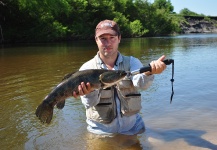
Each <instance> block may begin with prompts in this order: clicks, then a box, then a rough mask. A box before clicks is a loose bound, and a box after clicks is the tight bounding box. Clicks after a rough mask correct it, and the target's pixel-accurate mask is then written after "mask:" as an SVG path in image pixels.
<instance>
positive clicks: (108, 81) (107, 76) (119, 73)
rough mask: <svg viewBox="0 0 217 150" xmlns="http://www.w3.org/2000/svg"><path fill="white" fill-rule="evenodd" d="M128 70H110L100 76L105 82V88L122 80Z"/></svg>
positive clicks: (102, 81)
mask: <svg viewBox="0 0 217 150" xmlns="http://www.w3.org/2000/svg"><path fill="white" fill-rule="evenodd" d="M126 75H127V72H126V71H124V70H109V71H106V72H104V73H102V74H101V75H100V76H99V80H100V81H101V83H103V88H107V87H110V86H113V85H115V84H117V83H118V82H119V81H121V80H122V79H123V78H124V77H125V76H126Z"/></svg>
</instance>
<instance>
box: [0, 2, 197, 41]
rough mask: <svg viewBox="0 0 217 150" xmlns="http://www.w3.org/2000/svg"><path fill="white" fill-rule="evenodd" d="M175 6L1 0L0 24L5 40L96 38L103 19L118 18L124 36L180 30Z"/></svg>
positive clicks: (147, 3)
mask: <svg viewBox="0 0 217 150" xmlns="http://www.w3.org/2000/svg"><path fill="white" fill-rule="evenodd" d="M173 9H174V7H173V6H172V4H171V2H170V0H155V1H154V3H150V2H148V1H147V0H16V1H15V0H4V1H3V0H2V1H1V0H0V10H1V15H0V26H1V27H2V31H3V34H4V39H5V41H6V42H52V41H64V40H72V39H93V38H94V30H95V26H96V25H97V23H98V22H99V21H101V20H104V19H113V20H115V21H116V22H117V23H118V24H119V26H120V28H121V34H122V37H144V36H155V35H165V34H171V33H174V32H179V30H180V28H179V24H180V22H182V21H183V18H182V17H180V16H178V15H176V14H174V12H173ZM180 14H182V15H186V14H188V15H189V14H194V13H193V12H191V11H190V10H188V9H184V10H183V11H182V12H180Z"/></svg>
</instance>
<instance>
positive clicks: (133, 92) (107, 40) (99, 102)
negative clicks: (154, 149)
mask: <svg viewBox="0 0 217 150" xmlns="http://www.w3.org/2000/svg"><path fill="white" fill-rule="evenodd" d="M95 41H96V44H97V46H98V49H99V51H98V53H97V54H96V56H95V57H94V58H93V59H91V60H89V61H88V62H86V63H85V64H83V65H82V66H81V68H80V70H85V69H108V70H126V71H134V70H137V69H139V68H141V67H143V65H142V63H141V62H140V60H139V59H137V58H135V57H132V56H123V55H122V54H121V53H120V52H119V51H118V46H119V43H120V41H121V34H120V30H119V27H118V25H117V23H116V22H114V21H112V20H104V21H101V22H100V23H99V24H98V25H97V26H96V29H95ZM164 59H165V56H161V57H160V58H159V59H158V60H155V61H152V62H151V63H150V66H151V68H152V71H151V72H145V73H142V74H138V75H134V76H132V77H130V78H126V79H124V80H123V81H121V82H120V84H118V85H117V86H113V87H111V88H108V89H105V90H94V91H91V87H90V83H83V82H82V83H81V85H80V86H79V87H78V90H79V95H80V96H81V100H82V103H83V104H84V106H85V108H86V116H87V120H86V121H87V124H88V127H87V129H88V131H90V132H91V133H95V134H101V135H114V134H123V135H136V134H139V133H143V132H144V131H145V124H144V122H143V120H142V117H141V116H140V115H139V114H138V112H139V111H140V109H141V95H140V93H139V92H138V89H142V90H145V89H147V88H148V87H149V86H150V85H151V84H152V81H153V79H154V75H153V74H160V73H161V72H163V71H164V69H165V68H166V65H165V64H164V63H163V62H162V61H163V60H164ZM77 96H78V95H76V94H75V93H74V97H77Z"/></svg>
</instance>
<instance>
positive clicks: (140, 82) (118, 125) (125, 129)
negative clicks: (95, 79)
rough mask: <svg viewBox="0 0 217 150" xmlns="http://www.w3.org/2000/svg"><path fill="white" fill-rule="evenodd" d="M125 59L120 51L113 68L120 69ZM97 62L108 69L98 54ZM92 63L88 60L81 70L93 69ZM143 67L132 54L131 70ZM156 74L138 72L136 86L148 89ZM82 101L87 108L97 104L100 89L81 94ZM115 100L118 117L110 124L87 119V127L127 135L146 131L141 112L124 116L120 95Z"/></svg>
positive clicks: (109, 133)
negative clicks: (147, 74)
mask: <svg viewBox="0 0 217 150" xmlns="http://www.w3.org/2000/svg"><path fill="white" fill-rule="evenodd" d="M97 56H98V55H97ZM122 61H123V59H122V56H121V54H120V53H119V55H118V58H117V61H116V65H115V66H114V68H113V70H118V69H119V63H121V62H122ZM97 63H99V64H100V65H101V68H103V69H108V68H107V67H106V65H105V64H104V63H103V62H102V61H101V59H100V58H99V56H98V59H97ZM91 65H92V64H89V63H88V62H87V63H85V64H83V65H82V66H81V68H80V70H86V69H92V66H91ZM141 67H143V65H142V63H141V62H140V60H139V59H137V58H135V57H132V56H130V71H134V70H137V69H139V68H141ZM153 79H154V76H153V75H150V76H146V75H145V74H137V75H134V76H132V81H133V84H134V86H135V87H137V88H138V89H141V90H145V89H147V88H148V87H149V86H150V85H151V84H152V82H153ZM81 100H82V103H83V104H84V106H85V108H89V107H92V106H96V105H97V104H98V103H99V101H100V93H99V90H95V91H93V92H91V93H89V94H87V95H84V96H81ZM115 101H116V104H117V108H116V109H117V112H118V113H117V116H116V118H115V119H114V120H113V121H112V122H111V123H109V124H102V123H99V122H96V121H93V120H89V119H87V120H86V122H87V124H88V127H87V129H88V130H89V131H90V132H92V133H95V134H105V135H111V134H117V133H119V134H125V135H134V134H137V133H141V132H144V131H145V124H144V122H143V120H142V117H141V116H140V115H139V114H134V115H132V116H123V115H121V114H120V112H121V111H120V100H119V98H118V96H115Z"/></svg>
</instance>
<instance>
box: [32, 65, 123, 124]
mask: <svg viewBox="0 0 217 150" xmlns="http://www.w3.org/2000/svg"><path fill="white" fill-rule="evenodd" d="M126 75H127V73H126V72H125V71H122V70H103V69H89V70H83V71H77V72H75V73H74V74H69V75H67V76H66V77H64V80H63V81H62V82H61V83H60V84H58V85H57V86H56V88H54V90H52V91H51V93H50V94H48V95H47V96H46V97H45V99H44V100H43V101H42V103H41V104H40V105H39V106H38V107H37V109H36V116H37V117H38V118H39V119H40V120H41V122H43V123H45V122H46V123H50V122H51V120H52V116H53V109H54V106H55V105H56V106H57V108H59V109H62V108H63V107H64V105H65V99H66V98H68V97H71V96H73V92H74V91H75V92H76V93H77V94H78V86H79V85H80V84H81V82H84V83H87V82H89V83H90V85H91V88H92V90H94V89H100V88H107V87H110V86H113V85H115V84H116V83H117V82H119V81H120V80H122V79H123V78H124V77H125V76H126Z"/></svg>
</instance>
